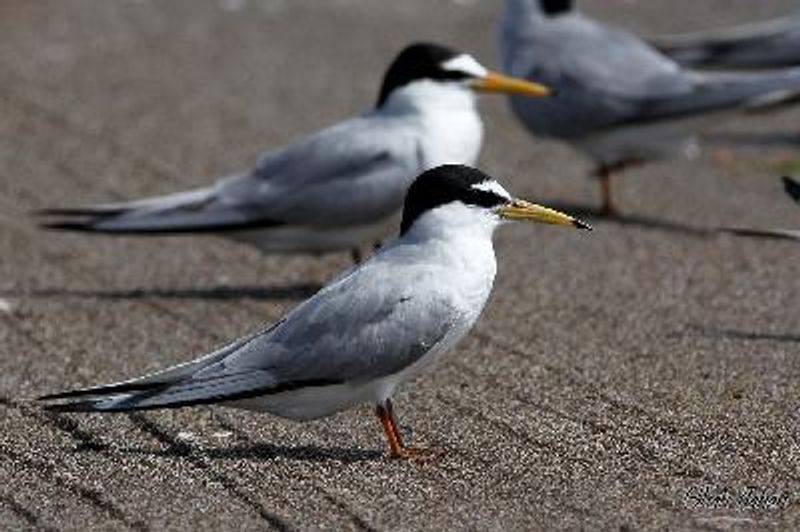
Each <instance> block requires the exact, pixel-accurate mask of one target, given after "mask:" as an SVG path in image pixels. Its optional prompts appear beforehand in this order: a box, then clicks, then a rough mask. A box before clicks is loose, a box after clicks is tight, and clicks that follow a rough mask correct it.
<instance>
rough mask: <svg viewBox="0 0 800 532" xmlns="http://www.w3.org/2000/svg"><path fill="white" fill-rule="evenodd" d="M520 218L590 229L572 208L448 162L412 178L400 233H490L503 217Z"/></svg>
mask: <svg viewBox="0 0 800 532" xmlns="http://www.w3.org/2000/svg"><path fill="white" fill-rule="evenodd" d="M517 220H527V221H529V222H538V223H544V224H553V225H566V226H570V227H575V228H579V229H591V228H590V227H589V225H588V224H586V223H584V222H582V221H580V220H578V219H576V218H573V217H571V216H569V215H567V214H564V213H561V212H559V211H556V210H553V209H550V208H548V207H543V206H541V205H537V204H535V203H531V202H529V201H525V200H522V199H517V198H514V197H512V196H511V194H509V193H508V192H507V191H506V189H505V188H503V186H502V185H500V183H498V182H497V180H495V179H494V178H492V177H490V176H488V175H486V174H485V173H483V172H481V171H480V170H477V169H475V168H472V167H469V166H463V165H457V164H449V165H443V166H438V167H436V168H433V169H431V170H428V171H426V172H424V173H422V174H421V175H420V176H419V177H417V179H416V180H415V181H414V183H412V185H411V187H410V188H409V190H408V193H407V194H406V200H405V205H404V208H403V221H402V224H401V227H400V234H401V235H403V234H405V233H407V232H409V231H410V230H412V228H413V227H415V226H418V225H425V226H428V228H429V229H432V230H434V231H436V230H438V229H439V228H443V229H445V230H446V229H447V227H453V228H460V229H467V230H471V228H474V229H475V230H479V228H484V229H486V230H487V231H488V232H489V234H491V232H492V231H493V230H494V228H495V227H496V226H498V225H500V224H501V223H503V222H507V221H517Z"/></svg>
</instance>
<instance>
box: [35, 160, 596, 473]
mask: <svg viewBox="0 0 800 532" xmlns="http://www.w3.org/2000/svg"><path fill="white" fill-rule="evenodd" d="M506 220H529V221H533V222H541V223H547V224H557V225H567V226H573V227H578V228H588V226H587V225H586V224H584V223H582V222H580V221H578V220H576V219H574V218H572V217H570V216H567V215H565V214H562V213H560V212H558V211H554V210H551V209H548V208H546V207H541V206H539V205H536V204H533V203H530V202H527V201H524V200H519V199H514V198H512V197H511V195H510V194H509V193H508V192H506V190H505V189H504V188H503V187H502V186H501V185H500V184H499V183H498V182H497V181H496V180H494V179H492V178H491V177H489V176H487V175H486V174H484V173H482V172H481V171H479V170H476V169H474V168H470V167H467V166H461V165H445V166H440V167H437V168H434V169H431V170H428V171H426V172H425V173H423V174H422V175H420V176H419V177H418V178H417V179H416V180H415V181H414V183H413V184H412V185H411V187H410V188H409V191H408V195H407V197H406V200H405V205H404V208H403V215H402V223H401V226H400V235H399V236H398V237H397V238H396V239H394V240H391V241H389V242H388V243H387V244H386V245H384V246H383V247H382V248H380V249H379V250H378V251H377V252H376V253H375V254H373V255H372V256H371V257H369V258H368V259H367V260H366V261H364V262H363V263H361V264H360V265H356V266H354V267H353V268H351V269H350V270H348V271H346V272H344V273H343V274H341V275H340V276H339V277H338V278H337V279H335V280H334V281H332V282H331V283H330V284H329V285H328V286H326V287H325V288H323V289H322V290H320V291H319V292H318V293H317V294H316V295H314V296H312V297H311V298H310V299H308V300H306V301H305V302H304V303H302V304H300V305H299V306H298V307H296V308H295V309H294V310H293V311H291V312H290V313H289V314H288V315H286V317H284V318H283V319H282V320H280V321H278V322H277V323H275V324H274V325H272V326H270V327H267V328H266V329H264V330H262V331H261V332H258V333H256V334H253V335H251V336H248V337H245V338H242V339H240V340H237V341H235V342H232V343H231V344H229V345H227V346H225V347H223V348H221V349H219V350H217V351H214V352H213V353H211V354H208V355H206V356H203V357H201V358H198V359H196V360H194V361H191V362H187V363H185V364H181V365H178V366H174V367H171V368H168V369H165V370H163V371H160V372H157V373H154V374H151V375H148V376H145V377H140V378H137V379H133V380H128V381H124V382H119V383H116V384H110V385H107V386H100V387H96V388H86V389H82V390H77V391H70V392H65V393H59V394H54V395H50V396H46V397H43V398H42V399H43V400H55V399H70V400H71V401H70V402H66V403H61V404H51V405H50V406H49V408H54V409H56V410H59V411H67V412H123V411H130V410H144V409H155V408H176V407H185V406H194V405H203V404H211V403H218V404H221V405H224V406H229V407H234V408H242V409H249V410H256V411H265V412H269V413H271V414H274V415H277V416H281V417H284V418H289V419H293V420H298V421H306V420H311V419H315V418H319V417H323V416H328V415H331V414H333V413H335V412H339V411H341V410H344V409H347V408H350V407H351V406H354V405H356V404H358V403H363V402H371V403H373V404H375V405H376V412H377V415H378V417H379V419H380V422H381V424H382V426H383V430H384V432H385V436H386V439H387V442H388V445H389V454H390V456H391V457H394V458H412V457H414V456H416V455H419V453H420V451H418V450H414V449H412V448H409V447H406V446H405V445H404V444H403V442H402V439H401V438H400V432H399V430H398V428H397V424H396V421H395V416H394V412H393V410H392V403H391V396H392V394H393V393H394V391H395V389H396V388H397V386H398V385H400V384H401V383H403V382H404V381H407V380H408V379H410V378H412V377H414V376H415V375H417V374H419V373H420V371H422V370H423V369H424V368H425V367H427V366H429V365H430V364H431V363H432V362H434V361H436V360H437V359H438V358H439V357H440V355H442V354H443V353H444V352H446V351H448V350H449V349H451V348H452V347H453V346H454V345H455V343H456V342H457V341H458V340H460V339H461V338H462V337H463V336H464V335H466V334H467V332H468V331H469V330H470V329H471V328H472V326H473V325H474V323H475V322H476V320H477V319H478V317H479V315H480V314H481V311H482V310H483V307H484V305H485V304H486V301H487V299H488V297H489V294H490V292H491V289H492V284H493V282H494V276H495V272H496V269H497V264H496V259H495V253H494V247H493V245H492V234H493V233H494V230H495V229H496V228H497V227H498V226H499V225H500V224H502V223H503V222H504V221H506Z"/></svg>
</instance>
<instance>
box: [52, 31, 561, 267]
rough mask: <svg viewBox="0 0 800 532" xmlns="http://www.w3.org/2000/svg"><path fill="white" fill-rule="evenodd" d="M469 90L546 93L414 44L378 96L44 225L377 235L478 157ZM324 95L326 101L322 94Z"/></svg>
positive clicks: (294, 236) (234, 234) (60, 212)
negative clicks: (425, 176)
mask: <svg viewBox="0 0 800 532" xmlns="http://www.w3.org/2000/svg"><path fill="white" fill-rule="evenodd" d="M476 92H501V93H509V94H512V93H513V94H520V95H524V96H528V97H530V96H534V97H543V96H546V95H548V93H549V91H548V89H547V88H545V87H543V86H542V85H538V84H536V83H531V82H527V81H522V80H515V79H512V78H509V77H507V76H503V75H500V74H497V73H493V72H490V71H489V70H487V69H486V68H484V67H483V66H481V65H480V64H479V63H478V62H477V61H476V60H475V59H474V58H473V57H472V56H470V55H468V54H465V53H463V52H458V51H455V50H451V49H449V48H445V47H443V46H438V45H435V44H415V45H411V46H409V47H407V48H406V49H404V50H403V51H402V52H401V53H400V54H399V55H398V56H397V58H396V59H395V60H394V61H393V62H392V64H391V66H390V67H389V69H388V71H387V72H386V75H385V77H384V80H383V86H382V87H381V90H380V94H379V97H378V102H377V105H376V107H375V108H374V109H373V110H371V111H369V112H367V113H365V114H363V115H360V116H357V117H355V118H351V119H349V120H345V121H343V122H341V123H339V124H336V125H334V126H332V127H329V128H327V129H323V130H321V131H319V132H317V133H314V134H312V135H311V136H309V137H306V138H304V139H301V140H299V141H297V142H295V143H293V144H290V145H289V146H286V147H284V148H279V149H277V150H274V151H270V152H268V153H266V154H264V155H262V156H261V157H260V158H259V160H258V162H257V164H256V166H255V168H253V169H252V170H250V171H247V172H244V173H242V174H237V175H234V176H230V177H226V178H224V179H221V180H220V181H218V182H217V183H216V184H214V185H212V186H210V187H205V188H200V189H196V190H190V191H188V192H181V193H178V194H172V195H167V196H159V197H155V198H149V199H143V200H138V201H131V202H123V203H111V204H104V205H91V206H86V207H78V208H66V209H64V208H58V209H48V210H45V211H42V212H41V214H42V215H46V216H50V217H57V218H56V219H51V220H50V221H49V222H47V223H45V224H43V225H44V226H45V227H48V228H52V229H63V230H75V231H87V232H94V233H111V234H127V235H162V234H202V233H206V234H213V235H219V236H225V237H228V238H231V239H234V240H238V241H243V242H246V243H249V244H252V245H254V246H256V247H257V248H258V249H259V250H261V251H262V252H265V253H298V252H300V253H322V252H328V251H337V250H343V249H344V250H348V249H349V250H352V251H353V258H354V260H355V261H356V262H358V260H359V257H360V255H359V249H360V246H361V245H362V244H365V243H372V242H375V241H376V240H379V239H380V238H382V237H385V236H386V235H387V234H388V232H389V230H390V229H393V228H394V227H393V224H396V220H395V217H396V215H397V214H398V213H399V211H400V209H401V208H402V206H403V198H404V197H405V193H406V190H407V189H408V186H409V185H410V184H411V182H412V181H413V180H414V177H416V176H417V175H418V174H419V173H421V172H422V171H424V170H426V169H429V168H432V167H435V166H438V165H441V164H445V163H459V164H474V163H475V162H476V161H477V158H478V155H479V152H480V148H481V143H482V140H483V124H482V122H481V119H480V115H479V114H478V110H477V108H476V102H475V93H476ZM319 104H324V102H319Z"/></svg>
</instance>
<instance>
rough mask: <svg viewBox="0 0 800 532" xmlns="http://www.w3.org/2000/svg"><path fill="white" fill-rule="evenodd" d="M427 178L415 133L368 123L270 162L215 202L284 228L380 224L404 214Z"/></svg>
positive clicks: (270, 157) (328, 133)
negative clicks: (411, 188) (409, 192)
mask: <svg viewBox="0 0 800 532" xmlns="http://www.w3.org/2000/svg"><path fill="white" fill-rule="evenodd" d="M419 170H420V162H419V159H418V156H417V139H416V137H415V136H414V134H413V131H412V130H411V129H410V128H407V127H403V125H402V124H397V123H393V122H390V121H387V120H381V119H375V118H373V117H371V116H370V115H367V116H364V117H358V118H354V119H352V120H348V121H346V122H343V123H341V124H338V125H336V126H333V127H331V128H328V129H325V130H323V131H321V132H319V133H317V134H315V135H312V136H310V137H308V138H306V139H303V140H301V141H299V142H296V143H294V144H291V145H290V146H288V147H286V148H284V149H281V150H278V151H274V152H270V153H267V154H265V155H263V156H262V157H261V158H260V159H259V161H258V164H257V166H256V168H255V169H254V170H253V171H252V172H250V173H249V174H246V175H244V176H237V177H235V178H233V179H230V180H226V181H222V182H220V184H219V186H218V187H217V191H216V193H215V195H216V198H217V200H218V202H220V203H222V204H225V205H242V206H246V208H247V209H251V210H253V211H258V212H260V213H261V214H262V215H264V216H266V217H268V218H272V219H275V220H280V221H281V222H284V223H291V224H308V225H328V224H331V223H337V222H338V223H347V222H348V221H352V222H359V221H375V218H382V217H386V216H388V215H389V214H391V213H392V211H394V210H397V209H399V208H400V207H401V206H402V201H403V198H404V196H405V188H406V187H407V186H408V184H409V183H410V181H411V180H412V178H413V177H414V176H416V174H417V173H418V172H419Z"/></svg>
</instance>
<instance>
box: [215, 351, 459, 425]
mask: <svg viewBox="0 0 800 532" xmlns="http://www.w3.org/2000/svg"><path fill="white" fill-rule="evenodd" d="M446 350H447V349H446V348H445V346H442V348H440V349H436V350H432V351H430V352H429V353H428V354H426V355H425V356H424V357H423V358H421V359H420V360H419V361H417V362H416V363H415V364H412V365H411V366H409V367H407V368H405V369H404V370H403V371H401V372H399V373H395V374H393V375H389V376H388V377H384V378H381V379H376V380H373V381H369V382H366V383H345V384H336V385H331V386H314V387H308V388H302V389H300V390H294V391H291V392H283V393H278V394H274V395H263V396H261V397H255V398H252V399H244V400H241V401H234V402H230V403H224V405H225V406H229V407H232V408H240V409H243V410H252V411H256V412H267V413H269V414H273V415H275V416H279V417H283V418H287V419H292V420H294V421H311V420H313V419H318V418H321V417H326V416H330V415H333V414H335V413H337V412H341V411H343V410H347V409H348V408H351V407H353V406H355V405H358V404H362V403H371V404H375V405H377V404H382V403H383V402H385V401H386V399H389V398H390V397H391V396H392V394H393V393H394V390H395V389H396V388H397V387H398V386H399V385H400V384H402V383H404V382H406V381H408V380H411V379H412V378H414V377H415V376H417V375H418V374H419V373H420V372H422V370H424V369H425V368H426V367H428V366H430V365H431V364H433V363H435V362H436V361H437V360H438V359H439V356H440V355H441V354H442V353H444V352H445V351H446Z"/></svg>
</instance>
